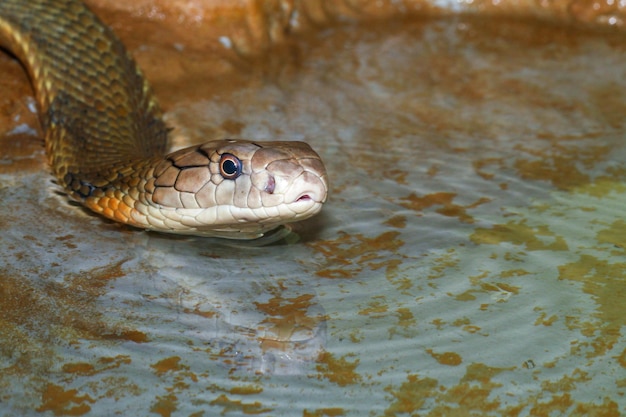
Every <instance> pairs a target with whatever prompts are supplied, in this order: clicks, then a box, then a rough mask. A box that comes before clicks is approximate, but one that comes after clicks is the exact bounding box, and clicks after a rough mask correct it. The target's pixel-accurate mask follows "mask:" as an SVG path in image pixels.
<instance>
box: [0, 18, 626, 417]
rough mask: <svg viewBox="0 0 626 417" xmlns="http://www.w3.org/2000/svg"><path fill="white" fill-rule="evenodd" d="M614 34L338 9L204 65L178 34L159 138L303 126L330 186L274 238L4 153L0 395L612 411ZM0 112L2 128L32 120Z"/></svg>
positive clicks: (418, 410) (114, 407) (201, 404)
mask: <svg viewBox="0 0 626 417" xmlns="http://www.w3.org/2000/svg"><path fill="white" fill-rule="evenodd" d="M622 45H624V39H622V36H621V35H619V34H612V33H592V32H584V31H579V32H577V31H574V30H573V29H571V28H570V29H568V28H564V27H559V26H549V25H547V24H545V23H543V24H535V23H532V22H516V21H499V22H491V21H486V20H479V19H476V20H473V19H470V18H449V19H443V20H428V21H414V22H403V23H398V22H396V23H393V24H384V23H378V24H368V25H367V26H358V25H354V26H350V25H348V26H344V27H336V28H329V29H325V30H322V31H320V32H319V33H318V34H316V35H315V36H314V37H311V38H306V39H304V38H303V39H301V41H300V42H298V43H297V44H289V45H287V46H285V47H284V48H282V49H280V50H277V51H273V52H271V53H270V54H269V57H268V58H267V59H266V60H265V61H263V62H259V61H256V60H252V59H251V60H250V61H245V62H244V61H242V62H238V63H237V65H234V66H233V69H231V72H232V74H231V73H227V74H225V75H222V76H221V77H215V78H211V77H209V78H208V80H206V79H204V78H203V77H205V78H206V75H204V76H203V74H204V73H205V72H206V69H203V70H200V69H198V68H206V66H203V65H200V64H201V63H198V62H196V61H197V59H198V56H197V55H192V56H191V57H186V56H185V54H184V48H178V49H182V50H183V51H182V52H180V53H177V54H175V55H174V56H171V57H170V58H171V59H173V60H175V63H177V64H178V66H179V67H181V68H188V72H187V73H183V74H181V75H179V77H180V78H175V77H174V78H171V79H168V77H167V76H165V75H163V76H159V75H158V73H156V71H157V70H156V69H152V70H151V71H153V72H155V74H154V79H155V80H156V81H155V83H156V84H155V89H156V91H157V94H158V95H159V97H163V101H164V104H165V107H166V109H167V116H166V117H167V121H168V123H169V124H170V125H171V126H173V127H174V128H175V130H174V135H175V140H176V144H177V145H182V144H185V143H187V142H199V141H202V140H206V139H208V138H213V137H222V136H231V137H234V136H238V137H246V138H249V139H254V140H263V139H268V140H269V139H272V140H276V139H279V140H290V139H292V140H306V141H308V142H309V143H311V144H312V145H313V147H314V148H315V149H316V150H317V151H318V152H319V153H320V155H321V156H322V157H323V159H324V160H325V162H326V164H327V168H328V171H329V177H330V180H331V198H330V200H329V202H328V203H327V205H326V206H325V208H324V210H323V213H322V214H321V215H320V216H318V217H316V218H314V219H311V220H310V221H307V222H304V223H303V224H300V225H297V226H296V229H295V230H294V233H293V234H292V235H290V236H289V237H288V238H287V240H283V241H281V242H278V243H276V244H273V245H270V246H264V247H255V246H253V245H242V244H239V243H232V242H224V241H219V240H216V239H200V238H175V237H172V236H162V235H158V234H149V233H144V232H138V231H134V230H128V229H124V228H121V227H119V226H117V225H115V224H112V223H109V222H107V221H105V220H103V219H100V218H99V217H96V216H93V215H90V214H87V213H86V212H84V211H82V210H81V209H80V208H79V207H77V206H74V205H71V204H69V203H68V202H67V200H66V198H65V197H64V196H63V195H61V194H59V193H58V190H57V188H56V186H55V185H54V184H52V182H51V179H50V177H49V175H48V174H47V172H45V171H44V170H43V169H42V167H41V166H42V162H41V161H42V157H41V152H38V153H37V152H35V153H34V154H33V155H34V156H33V157H32V158H33V160H34V161H35V162H32V164H33V165H34V166H28V165H27V164H26V163H25V162H23V156H22V153H20V152H19V151H18V150H15V149H18V148H19V147H15V148H11V149H13V150H12V151H11V152H12V153H11V154H9V155H7V156H4V155H3V158H4V159H3V162H4V164H3V165H4V166H5V168H4V169H3V173H2V174H1V176H0V201H2V205H1V210H2V216H0V217H1V218H2V221H1V222H0V227H1V228H2V240H1V242H0V245H1V247H2V248H1V250H0V259H1V265H2V267H1V272H2V283H3V284H2V286H1V287H0V288H1V289H2V300H3V301H2V303H1V304H0V308H1V309H2V314H1V317H2V321H1V322H0V331H1V332H2V333H1V337H2V344H1V349H0V354H1V356H0V366H1V367H2V372H1V373H0V375H1V376H0V387H1V389H0V392H1V394H0V401H1V403H2V405H3V407H2V409H3V411H4V412H5V414H6V415H14V414H23V415H31V414H38V413H41V414H43V415H83V414H87V413H90V415H111V414H114V413H120V414H124V415H127V414H131V413H134V414H135V415H152V414H156V415H162V416H169V415H172V416H174V415H176V416H178V415H181V416H182V415H184V416H188V415H194V416H199V415H205V416H206V415H218V414H221V415H228V414H230V415H242V414H261V415H272V416H275V415H276V416H279V415H280V416H292V415H293V416H335V415H345V416H364V415H367V416H401V415H424V416H428V415H433V416H434V415H515V416H518V415H519V416H528V415H545V416H548V415H550V416H554V415H570V414H572V413H574V412H575V411H577V412H579V413H582V414H589V415H592V414H594V413H596V414H601V413H604V414H606V415H618V414H619V413H620V412H621V413H626V400H624V394H625V392H624V387H625V386H626V380H625V379H624V375H625V373H624V368H626V340H625V338H624V335H623V328H624V324H625V323H624V315H623V311H622V308H621V306H622V303H623V301H622V300H623V299H624V295H625V293H626V291H625V290H626V287H625V283H626V279H625V278H626V262H625V261H624V250H625V249H624V248H625V242H624V238H623V236H624V231H626V222H625V221H624V220H623V209H622V208H623V207H624V204H625V203H626V187H625V186H624V185H623V180H624V172H625V171H624V165H623V163H622V162H621V161H623V160H624V156H625V153H626V149H625V147H624V145H623V137H624V122H623V115H624V114H625V111H624V110H626V99H625V95H624V93H623V92H624V91H626V89H625V87H626V86H624V83H625V81H624V79H623V74H624V70H626V68H624V66H625V64H624V62H626V59H624V58H625V57H624V55H625V53H624V47H623V46H622ZM153 53H154V54H155V57H154V59H155V60H157V58H158V57H159V56H158V54H159V53H162V52H159V51H158V50H157V51H154V52H153ZM221 59H225V58H220V57H207V58H206V60H207V62H206V64H207V65H208V67H211V66H210V64H211V63H215V61H219V60H221ZM191 63H193V65H192V64H191ZM174 66H176V65H174ZM148 75H150V72H149V71H148ZM166 79H167V80H168V81H167V82H166V81H163V80H166ZM159 80H161V81H159ZM199 80H203V81H204V82H205V83H208V85H203V86H202V87H198V84H197V83H198V82H199ZM199 88H200V89H202V90H207V91H216V92H215V95H212V96H210V95H209V96H203V97H198V96H199V94H198V92H197V90H198V89H199ZM21 117H23V118H25V117H28V114H25V115H22V116H21ZM31 120H33V119H31ZM21 122H22V120H19V121H16V122H15V123H16V125H19V124H20V123H21ZM30 123H31V124H32V126H31V127H32V128H33V129H36V123H35V124H34V122H32V121H31V122H30ZM3 128H4V126H3ZM11 129H12V127H11V125H8V126H7V127H6V128H5V129H4V131H6V132H8V133H5V134H4V138H3V146H4V143H5V142H4V141H12V142H15V141H17V142H18V143H21V142H23V143H25V144H26V145H24V146H26V147H28V146H29V145H28V144H29V143H31V142H32V141H34V140H36V139H34V138H35V136H33V134H32V133H31V134H29V133H28V132H27V133H26V134H24V133H23V132H22V133H20V132H17V133H14V134H12V133H10V132H9V131H10V130H11ZM20 141H21V142H20ZM12 155H13V156H12ZM25 164H26V165H25ZM18 208H19V210H18Z"/></svg>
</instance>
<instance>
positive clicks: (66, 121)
mask: <svg viewBox="0 0 626 417" xmlns="http://www.w3.org/2000/svg"><path fill="white" fill-rule="evenodd" d="M0 45H1V46H3V47H4V48H6V49H8V50H9V51H11V52H12V53H13V54H14V55H15V56H16V57H17V58H18V59H19V60H20V61H21V62H22V63H23V65H24V66H25V67H26V69H27V71H28V74H29V76H30V79H31V82H32V84H33V86H34V90H35V93H36V97H37V103H38V105H39V113H40V118H41V123H42V126H43V129H44V131H45V145H46V153H47V155H48V160H49V163H50V166H51V168H52V172H53V173H54V175H55V177H56V178H57V181H58V183H59V184H60V185H61V186H62V187H63V188H64V189H65V191H66V192H67V193H68V194H69V195H70V196H71V197H72V198H73V199H75V200H77V201H79V202H80V203H82V204H84V205H85V206H86V207H88V208H90V209H91V210H93V211H95V212H97V213H100V214H102V215H103V216H105V217H108V218H110V219H113V220H116V221H118V222H121V223H126V224H129V225H132V226H135V227H139V228H144V229H149V230H156V231H161V232H169V233H179V234H192V235H201V236H219V237H227V238H234V239H251V238H256V237H260V236H262V235H263V234H264V233H266V232H267V231H269V230H272V229H274V228H276V227H278V226H279V225H281V224H284V223H289V222H294V221H298V220H302V219H305V218H308V217H310V216H312V215H314V214H316V213H318V212H319V211H320V210H321V207H322V204H323V203H324V202H325V200H326V196H327V191H328V184H327V176H326V171H325V168H324V165H323V163H322V161H321V160H320V158H319V156H318V155H317V154H316V153H315V152H314V151H313V150H312V149H311V148H310V147H309V145H307V144H306V143H303V142H251V141H245V140H216V141H211V142H207V143H204V144H202V145H198V146H193V147H190V148H186V149H182V150H179V151H176V152H173V153H170V154H168V155H166V152H167V148H168V141H167V133H168V129H167V128H166V126H165V124H164V122H163V121H162V119H161V112H160V109H159V106H158V104H157V102H156V101H155V99H154V96H153V94H152V92H151V89H150V87H149V85H148V83H147V81H146V80H145V79H144V77H143V75H142V73H141V71H140V70H139V69H138V68H137V66H136V64H135V62H134V61H133V59H132V58H131V57H130V55H129V54H128V53H127V52H126V50H125V48H124V46H123V45H122V44H121V42H120V41H119V40H118V38H117V37H116V36H115V35H114V34H113V32H112V31H111V29H109V28H108V27H107V26H106V25H104V24H103V23H101V21H100V20H99V19H98V18H97V17H96V16H95V15H94V14H93V13H92V12H91V11H90V10H89V9H88V8H87V7H86V6H85V5H84V4H83V3H82V2H81V1H80V0H0Z"/></svg>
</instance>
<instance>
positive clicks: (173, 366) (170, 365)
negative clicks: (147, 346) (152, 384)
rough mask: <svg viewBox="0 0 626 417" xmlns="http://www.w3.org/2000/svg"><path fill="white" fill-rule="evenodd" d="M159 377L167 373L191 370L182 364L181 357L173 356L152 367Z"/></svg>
mask: <svg viewBox="0 0 626 417" xmlns="http://www.w3.org/2000/svg"><path fill="white" fill-rule="evenodd" d="M150 367H151V368H152V369H154V371H155V372H156V373H157V375H162V374H164V373H166V372H173V371H180V370H181V369H189V367H188V366H185V365H183V364H181V363H180V356H171V357H169V358H165V359H162V360H160V361H158V362H157V363H155V364H152V365H150Z"/></svg>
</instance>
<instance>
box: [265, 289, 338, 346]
mask: <svg viewBox="0 0 626 417" xmlns="http://www.w3.org/2000/svg"><path fill="white" fill-rule="evenodd" d="M313 298H314V295H313V294H301V295H299V296H296V297H292V298H283V297H282V296H281V295H280V294H278V295H275V296H274V297H272V298H271V299H270V300H268V301H267V302H266V303H260V302H255V303H254V304H255V306H256V308H257V309H258V310H259V311H261V312H263V313H264V314H265V315H267V317H266V318H265V319H264V320H263V322H262V323H264V324H269V327H268V328H267V329H266V330H267V332H269V333H270V334H269V335H268V334H266V335H265V336H264V337H262V338H261V339H260V342H261V346H262V348H264V349H278V350H284V349H286V348H288V346H289V342H290V341H291V339H292V338H293V335H294V334H295V333H296V332H298V331H300V330H305V331H307V330H308V331H314V329H315V328H316V327H317V326H318V325H319V324H320V322H322V321H324V320H326V318H325V317H323V316H310V315H308V310H309V308H310V307H311V305H312V303H311V300H312V299H313ZM285 343H287V344H285Z"/></svg>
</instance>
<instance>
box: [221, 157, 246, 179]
mask: <svg viewBox="0 0 626 417" xmlns="http://www.w3.org/2000/svg"><path fill="white" fill-rule="evenodd" d="M220 174H222V177H224V178H225V179H227V180H234V179H235V178H237V177H238V176H240V175H241V161H240V160H239V158H237V157H236V156H235V155H232V154H229V153H225V154H223V155H222V157H221V159H220Z"/></svg>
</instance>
